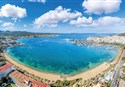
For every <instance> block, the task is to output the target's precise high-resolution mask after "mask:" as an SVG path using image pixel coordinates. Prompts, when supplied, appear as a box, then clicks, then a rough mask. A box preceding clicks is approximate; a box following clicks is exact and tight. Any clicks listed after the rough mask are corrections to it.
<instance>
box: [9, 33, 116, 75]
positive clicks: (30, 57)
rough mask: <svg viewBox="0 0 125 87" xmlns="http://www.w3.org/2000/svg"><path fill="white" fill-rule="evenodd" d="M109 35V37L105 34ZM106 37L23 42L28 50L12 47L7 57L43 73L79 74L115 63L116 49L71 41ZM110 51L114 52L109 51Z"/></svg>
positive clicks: (73, 36) (71, 36) (68, 36)
mask: <svg viewBox="0 0 125 87" xmlns="http://www.w3.org/2000/svg"><path fill="white" fill-rule="evenodd" d="M104 35H107V34H104ZM90 36H103V35H102V34H61V35H59V36H55V37H49V38H23V39H18V40H17V41H19V42H22V43H24V46H15V47H9V48H8V49H7V53H8V54H9V55H10V56H11V57H12V58H13V59H14V60H16V61H18V62H20V63H22V64H25V65H26V66H29V67H31V68H34V69H37V70H39V71H44V72H50V73H57V74H68V75H71V74H76V73H79V72H81V71H85V70H88V69H90V68H93V67H95V66H97V65H99V64H101V63H103V62H108V61H112V60H113V59H114V58H115V56H116V55H117V50H116V48H114V47H112V46H103V47H99V48H94V47H90V46H76V45H74V44H72V43H71V42H70V41H68V40H67V39H85V38H87V37H90ZM109 49H110V50H109Z"/></svg>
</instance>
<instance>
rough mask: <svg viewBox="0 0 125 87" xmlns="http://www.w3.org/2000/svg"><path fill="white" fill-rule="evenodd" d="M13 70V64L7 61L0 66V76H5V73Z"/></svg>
mask: <svg viewBox="0 0 125 87" xmlns="http://www.w3.org/2000/svg"><path fill="white" fill-rule="evenodd" d="M13 70H14V66H13V65H12V64H11V63H8V62H7V63H6V64H5V65H3V66H0V78H3V77H5V76H6V75H7V74H9V73H10V72H11V71H13Z"/></svg>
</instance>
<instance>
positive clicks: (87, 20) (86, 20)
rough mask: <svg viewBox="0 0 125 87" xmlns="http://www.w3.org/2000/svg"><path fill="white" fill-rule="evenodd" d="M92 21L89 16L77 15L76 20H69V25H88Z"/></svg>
mask: <svg viewBox="0 0 125 87" xmlns="http://www.w3.org/2000/svg"><path fill="white" fill-rule="evenodd" d="M92 23H93V18H92V17H89V18H86V17H78V18H77V20H71V21H70V24H71V25H77V26H88V25H91V24H92Z"/></svg>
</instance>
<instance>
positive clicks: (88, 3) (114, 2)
mask: <svg viewBox="0 0 125 87" xmlns="http://www.w3.org/2000/svg"><path fill="white" fill-rule="evenodd" d="M120 4H121V0H84V1H83V3H82V6H83V8H84V9H85V10H86V11H85V12H86V13H90V14H91V13H94V14H102V13H105V14H108V13H113V12H117V11H118V10H119V9H120Z"/></svg>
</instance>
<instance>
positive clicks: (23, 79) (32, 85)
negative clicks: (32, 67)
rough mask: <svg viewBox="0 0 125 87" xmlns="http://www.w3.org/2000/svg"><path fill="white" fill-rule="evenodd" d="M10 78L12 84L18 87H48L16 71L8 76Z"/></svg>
mask: <svg viewBox="0 0 125 87" xmlns="http://www.w3.org/2000/svg"><path fill="white" fill-rule="evenodd" d="M10 77H11V78H12V80H13V82H14V83H15V84H16V85H18V86H19V87H50V85H48V84H44V83H41V82H39V81H36V80H34V79H32V78H30V77H27V76H26V75H24V74H22V73H20V72H18V71H14V72H12V73H11V74H10Z"/></svg>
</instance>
